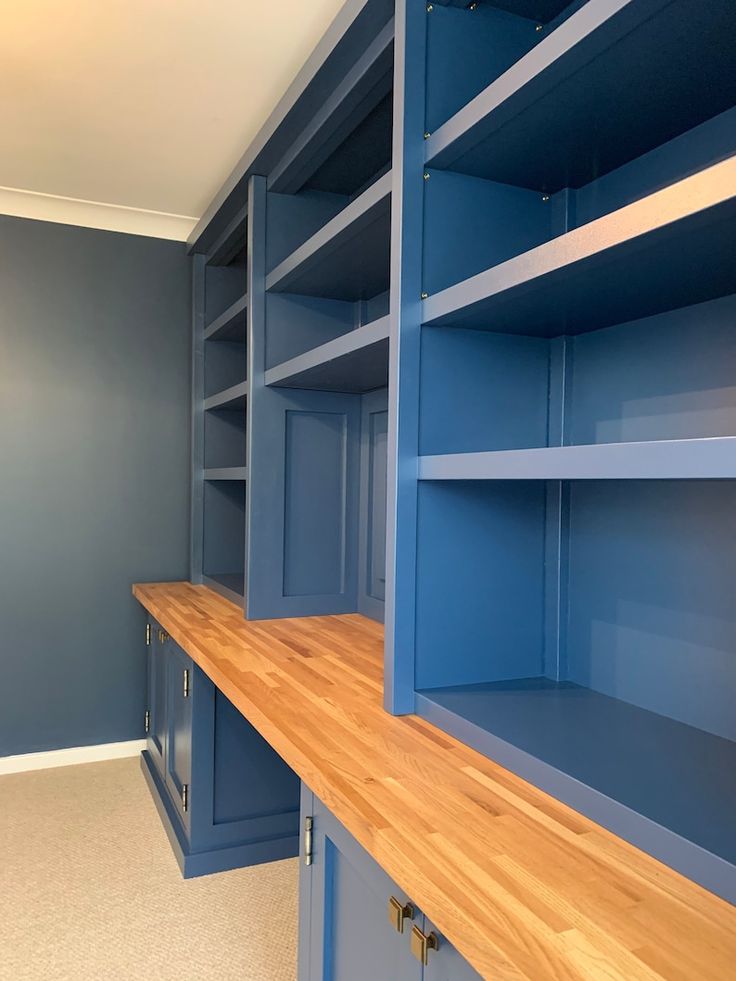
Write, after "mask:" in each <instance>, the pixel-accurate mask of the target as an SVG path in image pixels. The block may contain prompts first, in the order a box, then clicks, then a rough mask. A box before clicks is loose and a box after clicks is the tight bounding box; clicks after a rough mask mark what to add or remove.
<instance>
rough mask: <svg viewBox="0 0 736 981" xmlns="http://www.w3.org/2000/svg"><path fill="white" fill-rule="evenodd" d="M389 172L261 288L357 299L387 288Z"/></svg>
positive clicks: (288, 260) (305, 294)
mask: <svg viewBox="0 0 736 981" xmlns="http://www.w3.org/2000/svg"><path fill="white" fill-rule="evenodd" d="M390 218H391V174H390V173H388V174H385V175H384V176H383V177H381V178H379V180H377V181H376V182H375V183H374V184H372V185H371V186H370V187H369V188H368V189H367V190H366V191H364V192H363V193H362V194H361V195H360V196H359V197H357V198H356V199H355V200H354V201H352V202H351V203H350V204H349V205H347V207H346V208H344V209H343V210H342V211H341V212H340V213H339V214H338V215H336V216H335V217H334V218H333V219H332V220H331V221H328V222H327V224H326V225H324V226H323V227H322V228H321V229H320V230H319V231H318V232H317V233H316V234H314V235H312V237H311V238H309V239H308V240H307V241H306V242H305V243H304V244H303V245H301V246H300V247H299V248H298V249H296V250H295V251H294V252H293V253H292V254H291V255H290V256H288V257H287V258H286V259H284V261H283V262H281V263H279V265H278V266H277V267H276V268H275V269H274V270H272V271H271V272H270V273H269V274H268V276H267V277H266V289H268V290H271V291H273V292H277V293H299V294H301V295H304V296H323V297H328V298H332V299H337V300H362V299H368V298H370V297H373V296H376V295H378V294H379V293H383V292H385V291H386V290H387V289H388V285H389V251H390Z"/></svg>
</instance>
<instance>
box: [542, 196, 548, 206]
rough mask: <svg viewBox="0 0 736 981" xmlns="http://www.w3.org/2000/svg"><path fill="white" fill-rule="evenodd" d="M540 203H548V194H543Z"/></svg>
mask: <svg viewBox="0 0 736 981" xmlns="http://www.w3.org/2000/svg"><path fill="white" fill-rule="evenodd" d="M542 201H543V202H544V204H546V203H547V202H548V201H549V194H543V195H542Z"/></svg>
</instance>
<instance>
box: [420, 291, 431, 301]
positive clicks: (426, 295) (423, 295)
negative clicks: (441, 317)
mask: <svg viewBox="0 0 736 981" xmlns="http://www.w3.org/2000/svg"><path fill="white" fill-rule="evenodd" d="M428 296H429V293H422V297H421V298H422V299H423V300H426V299H427V297H428Z"/></svg>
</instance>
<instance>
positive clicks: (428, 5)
mask: <svg viewBox="0 0 736 981" xmlns="http://www.w3.org/2000/svg"><path fill="white" fill-rule="evenodd" d="M433 10H434V7H433V6H432V4H431V3H428V4H427V13H428V14H431V13H432V11H433Z"/></svg>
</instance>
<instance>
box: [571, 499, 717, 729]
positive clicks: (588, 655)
mask: <svg viewBox="0 0 736 981" xmlns="http://www.w3.org/2000/svg"><path fill="white" fill-rule="evenodd" d="M570 522H571V523H570V568H569V595H568V604H569V614H568V616H569V625H568V648H567V678H568V679H569V680H570V681H574V682H576V683H577V684H580V685H585V686H586V687H589V688H593V689H595V690H596V691H600V692H603V693H604V694H607V695H611V696H613V697H615V698H620V699H623V700H624V701H627V702H631V703H632V704H634V705H639V706H640V707H642V708H646V709H649V710H650V711H653V712H658V713H660V714H662V715H667V716H670V717H672V718H675V719H678V720H679V721H681V722H686V723H687V724H689V725H692V726H697V727H698V728H700V729H704V730H706V731H708V732H712V733H715V734H717V735H720V736H724V737H726V738H728V739H732V740H736V713H734V711H733V695H734V692H735V691H736V610H734V603H733V583H734V579H735V578H736V484H734V483H733V482H732V481H724V482H719V481H716V482H693V481H678V482H659V481H652V482H622V481H613V482H605V483H604V482H592V483H590V484H584V483H576V484H573V487H572V501H571V518H570Z"/></svg>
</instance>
